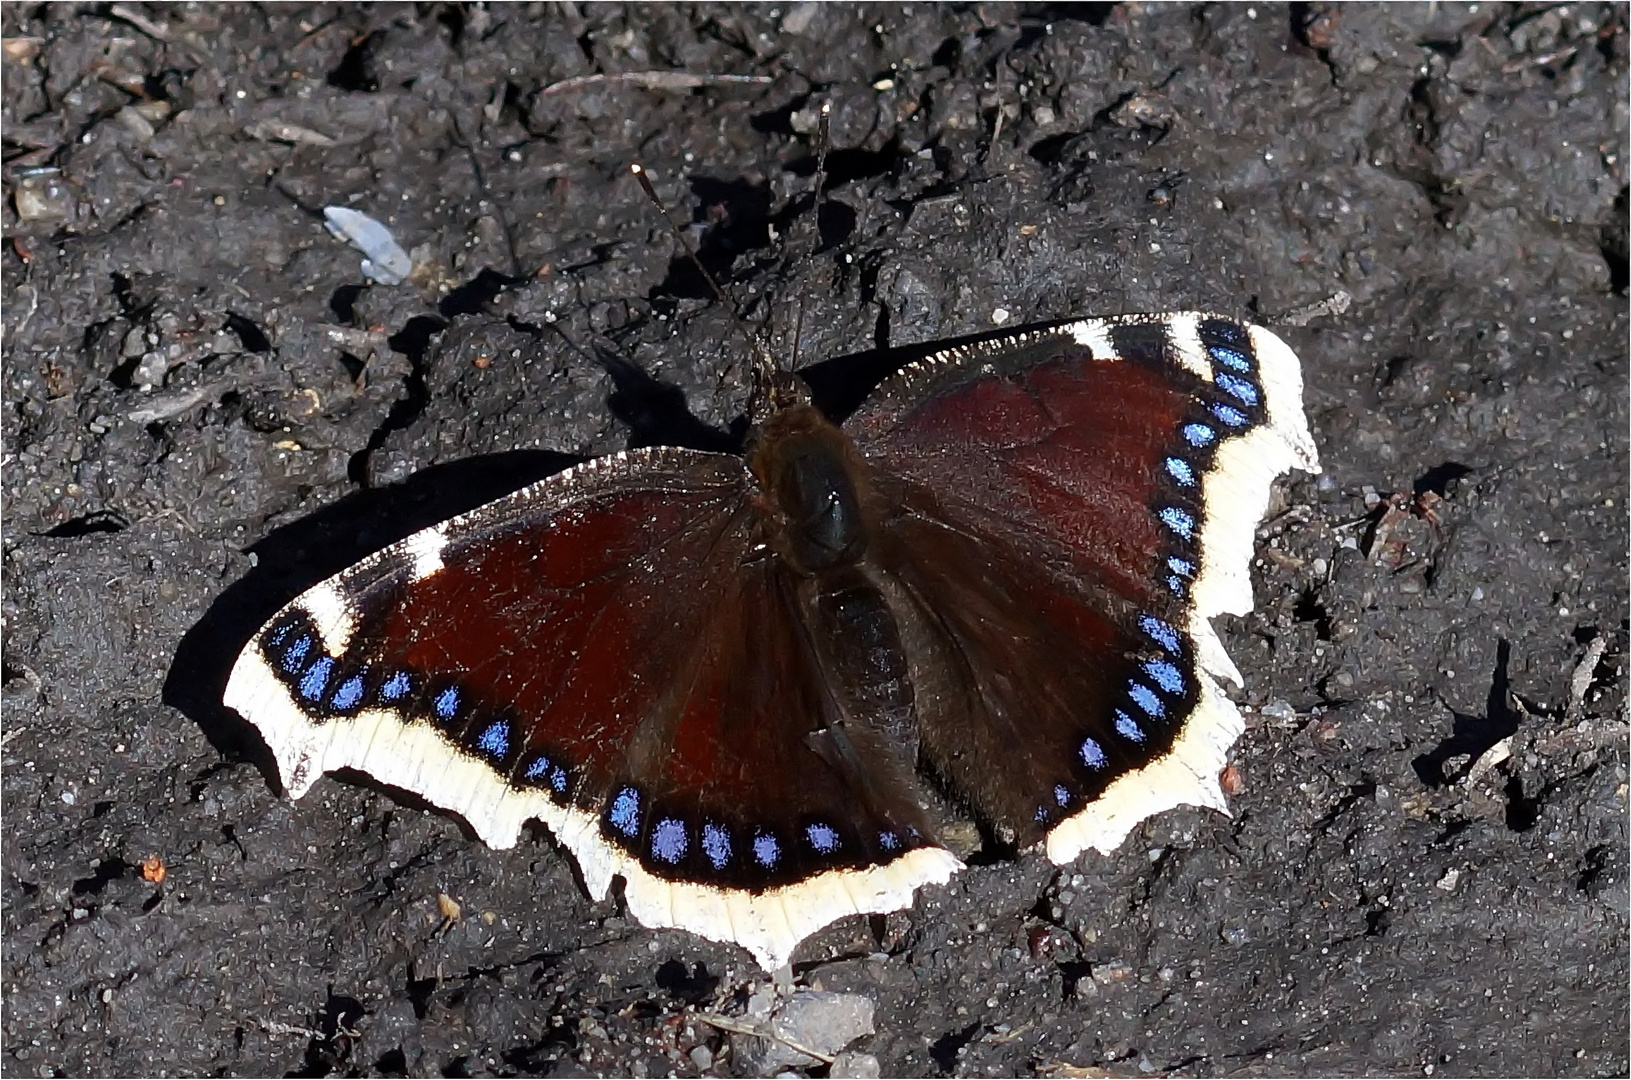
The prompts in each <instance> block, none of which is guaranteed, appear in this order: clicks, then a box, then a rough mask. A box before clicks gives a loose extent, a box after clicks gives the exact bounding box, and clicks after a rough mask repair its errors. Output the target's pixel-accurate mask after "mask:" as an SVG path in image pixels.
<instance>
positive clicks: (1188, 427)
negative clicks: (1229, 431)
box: [1179, 424, 1218, 450]
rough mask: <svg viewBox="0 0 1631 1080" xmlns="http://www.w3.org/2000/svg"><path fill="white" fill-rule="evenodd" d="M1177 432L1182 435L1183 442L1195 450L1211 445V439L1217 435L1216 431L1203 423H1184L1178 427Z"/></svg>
mask: <svg viewBox="0 0 1631 1080" xmlns="http://www.w3.org/2000/svg"><path fill="white" fill-rule="evenodd" d="M1179 434H1181V435H1183V437H1184V442H1186V443H1188V444H1189V445H1190V446H1193V447H1195V448H1196V449H1197V450H1199V449H1200V448H1201V447H1204V446H1211V445H1212V440H1213V439H1215V438H1217V437H1218V433H1217V432H1215V431H1213V430H1212V429H1211V428H1209V427H1207V426H1206V425H1205V424H1185V425H1184V426H1183V428H1182V429H1180V431H1179Z"/></svg>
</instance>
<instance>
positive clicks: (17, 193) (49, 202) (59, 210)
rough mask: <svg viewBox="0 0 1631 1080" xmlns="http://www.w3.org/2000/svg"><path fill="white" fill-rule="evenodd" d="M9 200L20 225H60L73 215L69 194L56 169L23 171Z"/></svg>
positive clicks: (70, 193)
mask: <svg viewBox="0 0 1631 1080" xmlns="http://www.w3.org/2000/svg"><path fill="white" fill-rule="evenodd" d="M11 198H12V203H13V205H15V206H16V208H17V217H18V219H19V220H21V221H24V222H36V221H40V222H62V221H67V220H69V219H70V218H72V217H73V216H74V199H73V193H72V192H71V191H70V190H69V189H68V185H67V184H66V183H64V182H63V179H62V170H60V169H55V168H43V169H30V170H26V171H24V172H23V174H22V175H20V176H19V177H18V178H17V187H16V188H15V190H13V192H12V196H11Z"/></svg>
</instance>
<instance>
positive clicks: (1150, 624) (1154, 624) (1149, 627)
mask: <svg viewBox="0 0 1631 1080" xmlns="http://www.w3.org/2000/svg"><path fill="white" fill-rule="evenodd" d="M1168 565H1169V566H1170V565H1171V562H1170V560H1169V562H1168ZM1138 628H1139V629H1140V630H1142V631H1144V633H1146V634H1148V635H1149V636H1150V638H1151V639H1152V640H1153V641H1154V642H1155V643H1156V644H1157V645H1159V646H1161V647H1162V648H1163V649H1165V650H1166V651H1167V652H1169V653H1176V652H1177V651H1178V649H1179V646H1180V642H1179V640H1178V631H1176V630H1174V629H1173V628H1172V627H1170V626H1168V625H1167V624H1166V623H1164V622H1162V621H1161V620H1160V619H1157V618H1156V617H1155V616H1154V615H1140V616H1139V617H1138Z"/></svg>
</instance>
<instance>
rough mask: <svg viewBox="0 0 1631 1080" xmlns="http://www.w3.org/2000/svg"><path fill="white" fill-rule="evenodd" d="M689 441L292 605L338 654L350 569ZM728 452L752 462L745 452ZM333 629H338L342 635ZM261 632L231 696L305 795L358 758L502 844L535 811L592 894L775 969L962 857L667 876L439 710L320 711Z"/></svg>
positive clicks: (944, 877) (562, 479)
mask: <svg viewBox="0 0 1631 1080" xmlns="http://www.w3.org/2000/svg"><path fill="white" fill-rule="evenodd" d="M687 453H689V452H688V451H674V450H671V449H663V448H658V449H656V450H650V451H635V452H630V453H624V454H617V455H614V456H612V457H609V458H599V459H596V460H594V461H591V462H588V463H586V464H585V465H582V466H579V467H578V468H575V469H570V470H567V471H566V472H563V473H560V474H558V475H556V476H554V477H550V478H549V479H547V480H544V481H540V482H539V483H538V484H534V485H532V486H531V487H528V488H523V489H522V490H521V491H518V492H516V493H515V494H514V495H511V496H509V497H508V498H506V499H503V500H500V501H499V502H498V503H490V504H488V505H486V506H483V507H479V508H477V509H476V510H473V511H471V512H470V513H468V514H465V515H461V516H460V517H457V518H453V519H452V520H451V521H448V522H443V523H442V524H440V525H436V526H433V527H432V528H430V529H426V530H424V531H422V532H419V533H415V534H413V535H412V536H409V537H407V538H406V539H404V540H402V541H400V542H398V543H396V544H393V545H391V546H390V547H387V548H385V549H383V550H381V551H380V552H378V553H376V554H375V555H372V556H370V557H369V558H367V559H365V560H363V561H362V562H360V563H358V564H356V565H355V566H353V567H351V568H350V569H348V570H346V571H344V572H342V573H341V574H340V575H339V576H338V577H337V578H331V579H329V580H328V581H325V582H322V583H320V584H318V585H316V586H314V587H313V588H312V589H311V590H308V592H306V593H305V594H303V595H302V596H300V597H297V598H296V599H295V600H294V601H293V602H292V603H290V604H289V605H288V606H287V607H285V608H284V609H283V611H288V610H289V609H291V608H296V609H301V610H303V611H305V612H306V613H307V614H308V615H309V616H313V619H312V621H313V623H314V625H315V626H316V627H317V629H318V630H319V633H320V635H321V636H323V637H324V639H325V640H324V641H323V646H324V650H325V651H326V652H328V653H330V654H331V655H339V654H341V653H343V652H344V651H345V646H346V645H347V644H348V641H347V640H345V639H347V638H349V636H350V633H351V628H352V627H354V626H355V624H356V618H355V613H354V612H352V611H350V610H349V608H347V607H346V604H345V601H344V597H345V595H346V590H345V589H344V588H343V587H340V586H342V585H343V584H344V582H345V580H346V579H351V580H357V579H358V578H359V577H360V578H369V577H377V576H379V575H380V574H381V573H389V572H391V571H390V567H391V566H393V565H401V566H403V567H404V568H406V569H405V572H407V573H410V574H412V575H414V578H415V579H416V580H417V579H418V578H419V577H424V576H428V575H429V574H432V573H435V572H436V570H437V569H439V568H440V559H439V552H440V550H441V548H442V545H443V544H444V543H445V542H446V538H447V537H448V536H449V535H457V534H459V533H460V532H461V529H460V525H461V524H463V525H469V526H476V525H479V524H480V523H481V522H482V521H483V520H498V519H502V518H506V517H509V516H512V514H513V501H514V500H545V499H547V500H548V501H550V502H553V503H554V504H555V505H557V506H559V505H564V504H565V502H567V501H569V500H570V495H569V494H568V495H567V498H566V499H562V498H561V495H562V494H563V492H562V491H561V490H560V489H561V488H565V489H566V490H567V492H570V490H571V487H573V486H576V487H580V488H583V489H584V490H585V491H587V490H590V489H592V488H593V487H595V486H597V482H605V481H611V482H615V481H616V480H618V479H621V478H623V477H626V476H629V475H631V474H633V473H634V472H636V471H641V472H642V473H644V469H645V468H646V467H647V465H648V463H649V459H650V458H651V457H654V456H657V455H665V456H672V455H675V454H687ZM706 456H709V457H712V456H715V455H706ZM728 460H730V461H732V462H734V463H735V464H736V466H737V467H738V468H740V459H738V458H729V459H728ZM278 614H279V616H281V615H282V614H283V612H282V611H280V612H279V613H278ZM319 616H320V617H319ZM276 618H277V616H274V620H273V621H275V619H276ZM331 633H332V634H334V635H335V639H334V640H330V639H329V635H330V634H331ZM259 638H260V634H259V632H257V634H256V637H255V639H254V640H253V641H251V643H250V645H249V646H248V647H247V648H245V649H244V651H243V653H242V654H241V655H240V656H239V657H238V661H237V663H236V664H235V665H234V666H233V669H232V675H231V677H230V678H229V679H228V682H227V689H226V694H225V695H224V701H225V703H226V705H227V706H228V707H230V708H232V709H235V710H237V712H238V713H240V714H241V715H242V716H243V717H244V718H245V719H246V720H248V721H249V722H250V723H252V724H254V725H255V726H256V727H257V728H258V729H259V730H260V732H261V736H262V738H264V739H265V740H266V743H267V745H268V746H269V747H270V748H271V751H272V755H273V757H274V759H275V760H276V761H277V766H278V773H279V776H280V778H281V779H282V782H283V786H284V789H285V790H286V791H287V792H288V793H289V795H290V797H292V798H296V799H298V798H300V797H301V796H302V795H304V794H305V793H306V792H307V791H309V790H310V789H311V786H312V785H313V784H314V783H316V781H317V778H318V777H319V776H321V775H322V774H324V773H326V772H332V771H334V770H336V769H341V768H353V769H357V770H359V771H361V772H365V773H367V774H369V775H370V776H372V777H373V778H374V779H375V780H378V781H379V782H380V783H383V784H389V785H391V786H393V787H398V788H402V789H403V790H405V791H411V792H413V793H414V794H416V795H418V796H420V797H421V798H424V799H425V800H427V801H428V802H430V803H432V804H434V805H436V806H439V807H441V808H442V809H444V810H448V811H451V812H452V813H455V814H458V815H459V816H460V817H462V818H463V819H464V820H465V821H467V822H469V824H470V827H471V828H472V829H473V830H475V832H476V835H478V836H479V837H481V839H482V841H483V842H485V843H486V844H487V845H488V846H489V847H493V848H500V849H503V848H510V847H514V846H515V843H516V840H517V838H518V837H519V835H520V832H521V827H522V825H523V824H524V823H525V822H527V821H529V820H536V821H541V822H543V824H544V825H546V826H547V827H548V828H549V830H550V831H551V832H552V833H554V835H555V837H556V839H558V840H559V841H560V843H561V844H562V845H564V846H565V847H566V848H567V850H569V851H570V852H571V853H572V854H573V856H574V857H575V858H576V859H577V862H578V868H579V871H580V872H581V874H582V875H583V881H584V885H585V886H586V887H587V888H588V891H589V895H590V897H591V898H592V899H594V900H597V901H598V900H603V899H605V897H606V894H607V891H608V890H609V889H610V887H611V883H612V879H613V878H614V877H622V878H623V880H624V882H625V888H624V898H625V901H626V903H627V905H628V909H629V913H630V914H631V915H633V916H634V917H635V918H636V919H637V920H638V921H639V922H640V923H641V924H642V925H644V926H647V927H652V928H663V927H672V928H674V929H679V930H688V931H690V932H691V933H694V934H698V935H700V936H702V937H705V938H709V939H711V940H713V941H721V942H726V943H730V942H734V943H736V944H739V945H741V946H742V947H743V948H745V949H746V950H747V951H748V952H749V953H751V954H752V955H753V958H754V959H755V960H756V961H758V963H759V964H760V965H761V966H762V967H764V968H765V969H766V970H769V971H774V970H776V969H777V968H780V967H782V966H783V965H785V964H786V963H787V962H788V960H789V959H790V958H791V956H792V953H793V950H794V949H795V948H796V947H797V946H798V944H799V942H801V941H803V940H804V939H805V938H807V937H809V936H810V935H811V934H814V933H815V932H816V931H818V930H820V929H822V928H823V927H825V926H827V925H829V924H831V923H834V922H837V921H838V920H839V919H842V918H845V917H847V916H849V915H855V914H880V915H881V914H886V913H888V912H891V911H899V910H901V909H903V908H907V907H910V906H911V905H912V901H913V897H914V894H915V893H916V891H917V888H918V886H920V885H925V884H936V885H943V884H945V883H946V882H947V881H949V880H950V879H951V875H952V874H954V873H956V872H957V871H958V870H960V869H962V866H963V864H962V862H961V861H960V860H958V859H957V857H956V856H954V855H952V854H951V853H950V852H949V851H946V850H944V849H943V848H919V849H917V850H914V851H910V852H908V853H906V854H905V855H903V856H901V857H900V858H898V859H894V860H892V861H891V862H889V863H887V864H885V865H883V866H876V867H872V868H870V869H866V870H841V871H831V872H828V873H825V874H820V875H817V876H816V877H813V878H811V879H809V880H808V881H804V882H800V883H798V884H796V885H789V886H785V887H783V888H779V889H773V890H768V891H766V892H763V893H751V892H746V891H742V890H727V889H715V888H709V887H707V886H703V885H697V884H693V883H689V882H675V881H665V880H663V879H662V878H659V877H657V876H655V875H653V874H651V873H650V872H649V871H647V870H646V869H645V868H644V867H642V866H641V865H640V863H639V862H638V861H637V860H635V859H634V858H632V857H630V856H629V855H628V854H627V853H625V852H624V851H623V850H622V849H621V848H618V847H616V846H614V845H611V844H609V843H607V842H606V841H605V840H603V839H602V838H601V835H600V822H599V819H598V815H597V814H595V813H590V812H587V811H584V810H579V809H576V808H573V807H568V806H561V805H558V804H556V803H555V802H554V801H552V800H551V799H550V798H549V797H548V796H547V795H545V794H544V793H543V792H541V791H532V790H524V789H517V788H513V787H511V786H510V785H509V784H507V783H506V782H505V781H504V779H503V778H502V777H500V776H499V775H498V774H497V773H495V772H494V771H493V770H492V768H491V767H490V766H488V765H487V764H486V763H485V762H483V761H481V760H479V759H477V758H475V757H472V756H470V755H468V754H465V753H463V752H462V751H461V750H459V749H458V748H457V747H456V746H454V745H453V744H452V743H449V742H447V741H446V740H444V739H443V738H442V737H441V736H440V735H439V734H437V732H436V731H435V730H434V728H432V727H431V726H430V725H429V724H427V723H410V722H405V721H404V719H403V717H402V716H401V715H400V714H399V713H396V712H394V711H391V710H388V709H365V710H363V711H362V712H360V713H358V714H357V715H356V716H354V717H349V718H338V719H333V720H328V721H326V722H322V723H317V722H314V721H313V720H311V719H310V718H309V717H308V716H307V714H306V713H305V711H304V710H302V709H301V708H300V706H299V704H298V703H297V702H296V701H295V700H294V697H293V696H292V694H291V693H290V691H289V688H288V687H287V686H286V685H285V684H284V683H283V682H282V681H281V680H280V679H278V677H277V675H276V674H275V673H274V671H273V670H272V667H271V665H270V663H269V662H268V660H267V658H266V657H265V656H264V654H262V652H261V651H260V645H259Z"/></svg>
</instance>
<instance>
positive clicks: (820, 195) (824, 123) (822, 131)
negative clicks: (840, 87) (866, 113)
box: [790, 101, 832, 371]
mask: <svg viewBox="0 0 1631 1080" xmlns="http://www.w3.org/2000/svg"><path fill="white" fill-rule="evenodd" d="M820 114H821V126H820V128H819V129H818V130H817V132H816V171H815V223H816V243H817V245H818V246H819V245H820V243H821V208H822V206H824V205H826V201H827V198H826V191H825V190H824V189H825V188H826V186H827V146H828V143H829V142H830V140H829V138H828V136H829V135H830V134H831V119H832V102H830V101H823V102H822V103H821V110H820ZM803 339H804V295H803V294H802V293H801V294H799V307H798V318H797V319H796V320H794V322H793V360H792V363H791V365H790V366H791V367H792V368H793V370H794V371H797V370H798V366H799V342H800V341H802V340H803Z"/></svg>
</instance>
